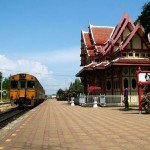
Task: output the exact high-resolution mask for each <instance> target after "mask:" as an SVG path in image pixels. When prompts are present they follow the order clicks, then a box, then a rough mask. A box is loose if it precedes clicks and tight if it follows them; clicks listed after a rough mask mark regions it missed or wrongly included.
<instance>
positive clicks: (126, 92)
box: [124, 88, 129, 109]
mask: <svg viewBox="0 0 150 150" xmlns="http://www.w3.org/2000/svg"><path fill="white" fill-rule="evenodd" d="M124 103H125V109H128V108H129V102H128V88H125V89H124Z"/></svg>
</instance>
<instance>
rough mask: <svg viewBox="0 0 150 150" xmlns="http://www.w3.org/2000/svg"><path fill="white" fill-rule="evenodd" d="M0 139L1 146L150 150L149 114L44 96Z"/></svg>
mask: <svg viewBox="0 0 150 150" xmlns="http://www.w3.org/2000/svg"><path fill="white" fill-rule="evenodd" d="M25 116H26V117H24V118H23V119H22V120H21V121H20V122H19V123H17V124H16V125H15V126H14V127H12V128H11V129H10V130H9V133H7V134H6V135H5V136H4V137H3V138H1V139H0V150H2V149H6V150H43V149H45V150H62V149H63V150H72V149H80V150H84V149H86V150H133V149H136V150H141V149H142V150H148V149H149V150H150V115H147V114H139V112H138V110H137V109H130V110H129V111H124V110H123V108H121V107H109V108H108V107H98V108H92V107H81V106H70V105H69V104H67V102H64V101H56V100H47V101H45V102H44V103H42V104H41V105H39V106H37V107H36V108H34V109H32V110H31V111H29V112H28V113H27V114H25Z"/></svg>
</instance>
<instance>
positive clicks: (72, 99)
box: [71, 97, 74, 106]
mask: <svg viewBox="0 0 150 150" xmlns="http://www.w3.org/2000/svg"><path fill="white" fill-rule="evenodd" d="M71 106H74V97H71Z"/></svg>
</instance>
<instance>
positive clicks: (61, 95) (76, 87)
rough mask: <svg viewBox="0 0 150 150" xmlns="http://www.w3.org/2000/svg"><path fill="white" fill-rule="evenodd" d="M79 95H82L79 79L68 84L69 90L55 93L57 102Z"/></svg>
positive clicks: (60, 90)
mask: <svg viewBox="0 0 150 150" xmlns="http://www.w3.org/2000/svg"><path fill="white" fill-rule="evenodd" d="M80 93H83V85H82V83H81V80H80V79H75V81H74V82H71V83H70V86H69V89H66V90H62V89H59V90H58V91H57V100H67V98H69V97H72V96H73V97H76V96H77V95H78V94H80Z"/></svg>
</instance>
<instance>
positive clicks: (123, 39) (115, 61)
mask: <svg viewBox="0 0 150 150" xmlns="http://www.w3.org/2000/svg"><path fill="white" fill-rule="evenodd" d="M143 36H144V29H143V27H142V26H141V25H140V24H136V25H135V24H134V23H133V22H132V21H131V19H130V17H129V16H128V15H127V14H125V15H124V16H123V17H122V19H121V20H120V22H119V23H118V25H117V26H116V27H109V26H94V25H89V31H88V32H85V31H81V55H80V57H81V66H82V67H83V68H82V69H81V70H80V71H79V72H78V73H77V75H76V76H78V77H80V78H81V80H82V83H83V85H84V93H85V94H87V88H88V87H89V86H91V85H97V86H100V87H101V88H102V94H106V95H120V94H122V93H123V90H124V89H125V88H128V89H129V95H131V96H132V95H137V93H138V88H137V81H136V76H135V72H136V70H137V69H138V67H141V69H142V70H143V69H144V70H150V46H149V45H148V44H149V43H146V41H145V40H144V38H143Z"/></svg>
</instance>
